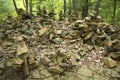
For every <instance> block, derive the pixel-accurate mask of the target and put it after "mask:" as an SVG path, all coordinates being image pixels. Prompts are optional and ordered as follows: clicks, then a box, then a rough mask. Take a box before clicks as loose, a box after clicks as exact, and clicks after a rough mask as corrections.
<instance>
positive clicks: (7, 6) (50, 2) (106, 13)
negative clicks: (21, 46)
mask: <svg viewBox="0 0 120 80" xmlns="http://www.w3.org/2000/svg"><path fill="white" fill-rule="evenodd" d="M32 1H33V12H36V6H37V5H40V7H41V8H43V7H44V6H45V7H46V9H47V11H50V10H52V9H54V11H55V13H56V18H58V13H59V12H60V10H63V7H64V3H63V2H64V0H32ZM66 1H67V13H68V14H69V13H70V9H72V6H73V4H72V0H66ZM83 1H84V0H78V2H77V6H78V11H79V13H80V15H81V12H82V6H83V5H84V4H83ZM113 1H114V0H101V3H100V7H99V14H100V15H101V16H102V17H103V19H104V21H107V22H110V21H111V16H113V11H114V5H113ZM95 2H96V0H89V12H91V11H92V9H93V7H94V4H95ZM16 3H17V7H18V8H24V9H25V7H24V5H23V0H16ZM119 4H120V0H117V6H116V16H115V20H116V24H117V25H120V21H119V20H120V5H119ZM8 14H12V15H13V16H16V13H15V9H14V5H13V2H12V0H0V22H2V21H3V20H5V19H6V17H7V15H8ZM68 14H67V15H68Z"/></svg>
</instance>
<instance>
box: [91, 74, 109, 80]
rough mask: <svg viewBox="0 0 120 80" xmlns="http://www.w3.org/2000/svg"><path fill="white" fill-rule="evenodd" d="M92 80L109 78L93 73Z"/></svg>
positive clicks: (106, 79)
mask: <svg viewBox="0 0 120 80" xmlns="http://www.w3.org/2000/svg"><path fill="white" fill-rule="evenodd" d="M93 80H109V78H107V77H103V76H100V75H95V76H94V79H93Z"/></svg>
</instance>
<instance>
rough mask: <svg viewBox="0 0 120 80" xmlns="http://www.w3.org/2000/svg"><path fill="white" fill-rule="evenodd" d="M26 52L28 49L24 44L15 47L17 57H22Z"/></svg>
mask: <svg viewBox="0 0 120 80" xmlns="http://www.w3.org/2000/svg"><path fill="white" fill-rule="evenodd" d="M26 52H28V48H27V46H26V45H25V43H22V44H19V45H18V46H17V55H22V54H24V53H26Z"/></svg>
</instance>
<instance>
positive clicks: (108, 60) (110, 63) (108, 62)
mask: <svg viewBox="0 0 120 80" xmlns="http://www.w3.org/2000/svg"><path fill="white" fill-rule="evenodd" d="M104 63H105V64H106V65H107V66H108V67H110V68H113V67H116V66H117V62H116V61H115V60H113V59H111V58H107V57H105V58H104Z"/></svg>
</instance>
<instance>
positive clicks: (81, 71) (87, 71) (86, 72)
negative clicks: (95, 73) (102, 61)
mask: <svg viewBox="0 0 120 80" xmlns="http://www.w3.org/2000/svg"><path fill="white" fill-rule="evenodd" d="M78 74H80V75H84V76H88V77H91V76H92V71H91V70H90V69H88V68H87V67H84V66H83V67H82V68H80V69H79V70H78Z"/></svg>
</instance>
